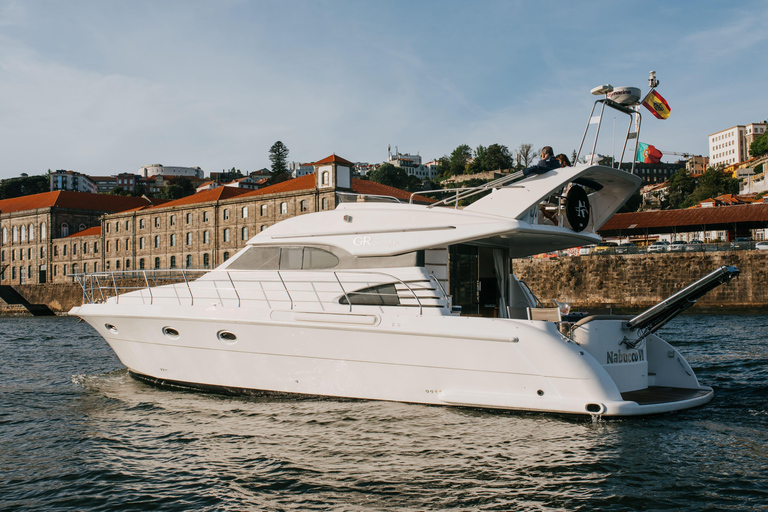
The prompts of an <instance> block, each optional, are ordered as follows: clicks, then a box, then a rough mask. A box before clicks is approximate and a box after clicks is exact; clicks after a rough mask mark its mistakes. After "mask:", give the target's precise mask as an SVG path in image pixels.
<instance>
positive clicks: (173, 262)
mask: <svg viewBox="0 0 768 512" xmlns="http://www.w3.org/2000/svg"><path fill="white" fill-rule="evenodd" d="M171 268H176V256H171Z"/></svg>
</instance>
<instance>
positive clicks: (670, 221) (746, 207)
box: [598, 203, 768, 236]
mask: <svg viewBox="0 0 768 512" xmlns="http://www.w3.org/2000/svg"><path fill="white" fill-rule="evenodd" d="M745 223H756V224H757V223H760V224H762V225H764V224H765V223H768V204H760V203H756V204H743V205H735V206H719V207H716V208H687V209H684V210H661V211H652V212H634V213H617V214H616V215H614V216H613V217H611V218H610V219H609V220H608V222H606V223H605V224H604V225H603V227H601V228H600V229H599V230H598V233H600V234H601V235H603V236H605V235H606V234H607V233H608V232H617V231H623V232H627V231H642V230H649V231H651V232H658V231H660V230H661V231H663V230H665V229H667V228H675V227H693V228H696V229H714V226H715V225H731V226H733V225H735V224H745Z"/></svg>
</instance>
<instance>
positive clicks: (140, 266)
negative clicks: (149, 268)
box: [139, 258, 144, 270]
mask: <svg viewBox="0 0 768 512" xmlns="http://www.w3.org/2000/svg"><path fill="white" fill-rule="evenodd" d="M139 270H144V258H140V259H139Z"/></svg>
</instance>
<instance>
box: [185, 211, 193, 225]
mask: <svg viewBox="0 0 768 512" xmlns="http://www.w3.org/2000/svg"><path fill="white" fill-rule="evenodd" d="M184 219H185V222H186V223H187V224H189V223H190V222H192V214H191V213H188V214H186V215H185V216H184Z"/></svg>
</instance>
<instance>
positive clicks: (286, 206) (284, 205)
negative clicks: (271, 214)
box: [280, 203, 288, 214]
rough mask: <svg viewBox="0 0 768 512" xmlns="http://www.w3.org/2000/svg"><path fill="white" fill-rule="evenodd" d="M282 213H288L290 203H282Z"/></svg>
mask: <svg viewBox="0 0 768 512" xmlns="http://www.w3.org/2000/svg"><path fill="white" fill-rule="evenodd" d="M280 213H283V214H285V213H288V203H280Z"/></svg>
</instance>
